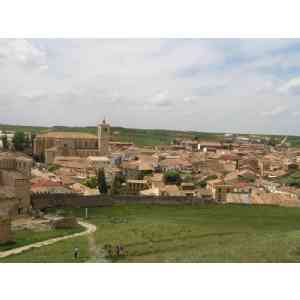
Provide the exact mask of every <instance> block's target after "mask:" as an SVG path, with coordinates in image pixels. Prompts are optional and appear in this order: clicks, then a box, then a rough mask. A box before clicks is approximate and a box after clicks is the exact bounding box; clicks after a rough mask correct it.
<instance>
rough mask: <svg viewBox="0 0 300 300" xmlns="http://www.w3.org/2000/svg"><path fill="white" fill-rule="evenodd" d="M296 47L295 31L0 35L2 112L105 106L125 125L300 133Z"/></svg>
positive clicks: (86, 119)
mask: <svg viewBox="0 0 300 300" xmlns="http://www.w3.org/2000/svg"><path fill="white" fill-rule="evenodd" d="M297 49H299V40H295V39H294V40H287V39H282V40H281V39H277V40H276V39H275V40H274V39H271V40H270V39H266V40H253V39H249V40H243V39H84V40H80V39H39V40H36V39H34V40H26V39H25V40H21V39H20V40H19V39H18V40H13V39H8V40H4V39H2V40H1V39H0V86H1V95H0V106H1V111H5V114H3V115H2V122H6V123H14V124H15V123H19V124H37V125H49V124H64V125H94V124H95V123H96V122H98V121H99V120H100V119H101V118H102V116H103V115H106V116H107V118H108V119H109V120H110V121H111V122H112V123H113V124H115V125H123V126H128V127H141V128H142V127H152V128H174V129H194V130H201V131H226V130H227V131H245V132H249V131H261V132H265V131H272V132H273V131H276V130H281V128H283V129H284V130H292V131H293V132H294V133H297V132H298V131H299V134H300V129H298V126H296V124H294V123H292V122H296V118H290V116H291V113H290V112H292V111H295V112H296V111H300V103H298V101H297V99H296V97H295V95H298V94H299V91H300V89H299V87H300V80H299V79H298V78H300V77H299V76H300V63H299V62H300V56H299V54H298V51H297ZM66 112H67V113H66ZM260 116H262V117H263V118H262V117H260ZM274 117H276V122H275V120H274ZM179 120H180V122H179Z"/></svg>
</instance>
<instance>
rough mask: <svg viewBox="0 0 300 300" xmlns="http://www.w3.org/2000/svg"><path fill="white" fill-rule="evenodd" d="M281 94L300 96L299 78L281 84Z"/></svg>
mask: <svg viewBox="0 0 300 300" xmlns="http://www.w3.org/2000/svg"><path fill="white" fill-rule="evenodd" d="M279 91H280V92H283V93H291V94H294V95H299V94H300V77H295V78H292V79H290V80H289V81H288V82H286V83H285V84H283V86H281V87H280V89H279Z"/></svg>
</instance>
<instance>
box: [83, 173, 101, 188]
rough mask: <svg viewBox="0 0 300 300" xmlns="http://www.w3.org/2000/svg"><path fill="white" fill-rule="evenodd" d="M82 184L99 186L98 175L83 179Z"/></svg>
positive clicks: (91, 186)
mask: <svg viewBox="0 0 300 300" xmlns="http://www.w3.org/2000/svg"><path fill="white" fill-rule="evenodd" d="M82 184H83V185H85V186H87V187H89V188H91V189H95V188H97V184H98V183H97V178H96V176H92V177H89V178H87V179H85V180H84V181H82Z"/></svg>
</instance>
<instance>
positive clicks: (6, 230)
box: [0, 216, 14, 245]
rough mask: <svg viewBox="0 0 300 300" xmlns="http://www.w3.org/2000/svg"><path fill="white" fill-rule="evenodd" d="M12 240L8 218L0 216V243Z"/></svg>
mask: <svg viewBox="0 0 300 300" xmlns="http://www.w3.org/2000/svg"><path fill="white" fill-rule="evenodd" d="M11 242H14V237H13V233H12V230H11V222H10V219H9V218H6V217H1V216H0V245H2V244H7V243H11Z"/></svg>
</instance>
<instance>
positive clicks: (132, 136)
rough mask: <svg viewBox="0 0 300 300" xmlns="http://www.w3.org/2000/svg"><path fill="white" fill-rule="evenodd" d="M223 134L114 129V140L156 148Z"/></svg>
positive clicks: (14, 127) (10, 127)
mask: <svg viewBox="0 0 300 300" xmlns="http://www.w3.org/2000/svg"><path fill="white" fill-rule="evenodd" d="M0 130H22V131H31V132H34V133H39V132H43V131H48V130H52V131H73V132H87V133H92V134H97V128H96V127H64V126H54V127H30V126H17V125H0ZM221 136H222V134H219V133H205V132H196V131H195V132H194V131H193V132H192V131H190V132H185V131H174V130H162V129H133V128H123V127H112V140H114V141H121V142H133V143H134V144H136V145H138V146H155V145H161V144H169V143H170V142H171V141H172V140H174V139H175V138H195V137H198V138H201V139H206V140H217V139H220V138H221Z"/></svg>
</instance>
